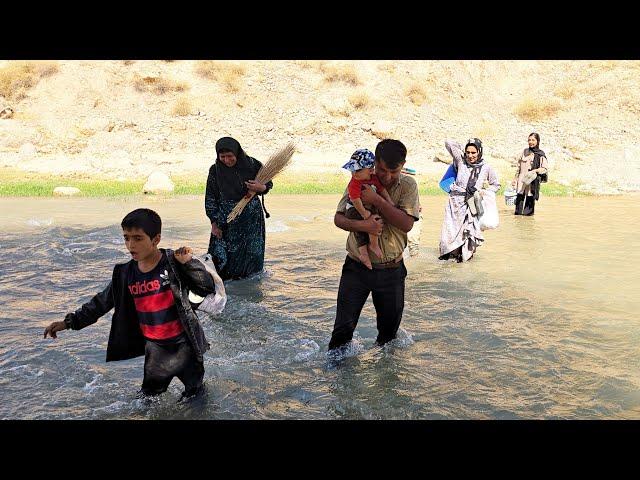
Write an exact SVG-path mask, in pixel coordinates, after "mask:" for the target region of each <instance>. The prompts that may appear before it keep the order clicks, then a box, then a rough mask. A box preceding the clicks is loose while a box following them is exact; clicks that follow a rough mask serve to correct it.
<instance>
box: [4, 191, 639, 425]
mask: <svg viewBox="0 0 640 480" xmlns="http://www.w3.org/2000/svg"><path fill="white" fill-rule="evenodd" d="M499 200H500V201H502V200H503V199H502V198H501V197H500V198H499ZM337 201H338V197H337V196H334V195H327V196H322V195H318V196H307V197H304V196H272V197H270V198H268V200H267V208H268V209H269V211H270V212H271V214H272V217H271V218H270V219H269V220H267V232H268V233H267V253H266V262H265V271H264V273H262V274H261V275H258V276H257V277H254V278H251V279H246V280H242V281H235V282H228V283H227V292H228V294H229V300H228V303H227V307H226V309H225V311H224V312H223V313H222V314H221V315H219V316H217V317H208V316H206V315H205V316H203V317H201V321H202V323H203V326H204V329H205V332H206V333H207V336H208V337H209V339H210V342H211V344H212V348H211V350H210V351H208V352H207V354H206V355H205V368H206V374H205V378H206V386H207V393H206V395H205V397H203V398H202V399H200V400H198V401H196V402H192V403H187V404H178V403H176V400H177V399H178V397H179V394H180V392H181V390H182V386H181V384H180V383H179V382H178V381H177V380H174V382H173V383H172V384H171V386H170V388H169V391H168V392H167V393H166V394H164V395H162V396H161V397H160V398H159V399H157V400H155V401H154V402H152V403H151V404H144V403H142V402H141V401H139V400H136V399H135V398H134V395H135V392H136V391H137V389H138V388H139V385H140V383H141V380H142V365H143V359H142V358H137V359H132V360H127V361H124V362H110V363H109V364H106V363H105V362H104V356H105V349H106V343H107V338H108V333H109V323H110V319H111V314H107V315H105V317H103V318H102V319H101V320H99V321H98V322H97V323H96V324H94V325H92V326H91V327H88V328H86V329H84V330H81V331H77V332H69V331H65V332H62V333H61V334H60V336H59V338H58V339H57V340H56V341H52V340H50V339H47V340H44V339H42V331H43V329H44V327H45V326H46V325H47V324H48V323H49V322H51V321H54V320H60V319H62V318H63V317H64V314H65V313H66V312H68V311H71V310H73V309H75V308H77V307H78V306H79V305H80V304H81V303H82V302H84V301H87V300H88V299H89V298H91V296H92V295H93V294H94V293H96V292H98V291H100V290H101V289H102V288H104V286H105V285H106V283H107V282H108V281H109V278H110V273H111V270H112V268H113V264H114V263H117V262H121V261H127V260H128V257H127V254H126V250H125V248H124V244H123V242H122V238H121V230H120V228H119V222H120V220H121V219H122V217H123V216H124V215H125V214H126V213H127V212H129V211H131V210H133V209H134V208H138V207H140V206H146V207H149V208H153V209H155V210H156V211H157V212H158V213H159V214H160V215H161V216H162V219H163V237H162V242H161V244H160V246H164V247H177V246H179V245H181V244H189V245H191V246H193V247H194V248H195V250H196V252H199V253H204V251H205V250H206V247H207V243H208V227H207V221H206V218H205V216H204V211H203V199H202V197H181V198H171V199H161V198H159V199H158V198H137V199H125V200H123V199H118V200H104V199H0V211H1V212H2V215H0V253H1V255H0V307H1V308H0V335H1V338H2V342H0V399H1V400H2V401H1V402H0V418H25V419H27V418H28V419H31V418H33V419H38V418H87V419H96V418H101V419H102V418H104V419H109V418H209V419H262V418H270V419H280V418H304V419H315V418H328V419H339V418H344V419H362V418H366V419H377V418H384V419H430V418H463V419H467V418H469V419H477V418H479V419H485V418H634V419H637V418H640V373H639V372H640V349H639V348H638V346H639V345H640V322H639V321H638V312H640V301H639V300H638V298H640V295H638V294H637V292H636V290H637V288H638V287H639V286H640V274H638V266H639V265H640V253H639V252H640V249H639V248H638V247H639V246H640V244H639V243H638V240H637V239H638V238H639V234H640V227H639V226H638V222H637V221H636V219H637V218H638V213H640V208H638V198H637V197H636V198H632V197H627V198H577V199H576V198H543V199H542V200H541V201H540V202H539V203H538V204H537V206H536V216H535V217H533V218H523V217H514V216H513V215H511V209H507V207H505V206H504V203H503V204H502V206H501V211H500V214H501V217H500V226H499V228H498V229H497V230H493V231H488V232H486V239H487V241H486V243H485V244H484V245H483V246H482V247H481V248H480V249H479V250H478V254H477V255H476V257H474V259H473V260H472V261H470V262H469V263H465V264H455V263H445V262H440V261H438V260H437V255H438V252H437V246H438V239H439V234H440V226H441V221H442V216H443V209H444V203H445V201H446V198H445V197H424V198H422V205H423V216H424V218H423V221H422V222H420V223H421V224H422V226H421V235H420V244H419V247H418V248H417V250H415V252H414V253H416V254H415V255H414V256H412V257H409V258H408V259H407V269H408V271H409V276H408V278H407V291H406V306H405V312H404V317H403V321H402V325H401V330H400V332H399V336H398V339H396V340H394V341H393V342H391V343H390V344H388V345H387V346H385V347H384V348H378V347H375V346H374V340H375V337H376V331H375V311H374V309H373V306H372V304H371V300H369V301H368V303H367V305H366V306H365V309H364V310H363V313H362V317H361V319H360V322H359V325H358V328H357V330H356V335H355V337H354V342H353V343H352V345H351V347H350V348H349V350H348V352H347V354H346V356H345V357H344V358H342V359H340V361H338V362H335V361H334V360H333V359H331V358H328V357H327V354H326V349H327V345H328V342H329V338H330V334H331V329H332V326H333V319H334V314H335V298H336V293H337V285H338V280H339V275H340V267H341V265H342V262H343V260H344V255H345V252H344V243H345V239H346V235H347V234H346V232H343V231H341V230H338V229H337V228H335V227H334V226H333V223H332V218H333V212H334V208H335V205H336V204H337Z"/></svg>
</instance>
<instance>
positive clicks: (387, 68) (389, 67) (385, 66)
mask: <svg viewBox="0 0 640 480" xmlns="http://www.w3.org/2000/svg"><path fill="white" fill-rule="evenodd" d="M378 70H380V71H381V72H387V73H394V72H395V71H396V64H395V63H393V62H384V63H381V64H380V65H378Z"/></svg>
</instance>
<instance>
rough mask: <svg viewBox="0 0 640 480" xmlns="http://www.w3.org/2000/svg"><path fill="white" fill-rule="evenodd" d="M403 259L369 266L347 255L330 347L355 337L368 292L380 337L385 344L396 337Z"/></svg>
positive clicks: (402, 290)
mask: <svg viewBox="0 0 640 480" xmlns="http://www.w3.org/2000/svg"><path fill="white" fill-rule="evenodd" d="M406 276H407V270H406V268H405V266H404V262H401V263H400V264H399V266H398V267H396V268H388V269H376V268H374V269H373V270H369V269H368V268H366V267H365V266H364V265H362V264H361V263H360V262H356V261H355V260H353V259H351V258H350V257H347V259H346V260H345V263H344V265H343V267H342V276H341V278H340V287H339V288H338V302H337V309H336V320H335V324H334V327H333V333H332V334H331V341H330V342H329V350H333V349H334V348H338V347H340V346H342V345H344V344H346V343H348V342H350V341H351V339H352V338H353V332H354V330H355V329H356V326H357V324H358V318H359V317H360V313H361V312H362V307H364V304H365V302H366V301H367V297H368V296H369V293H372V298H373V303H374V306H375V307H376V316H377V327H378V338H377V339H376V342H377V343H379V344H384V343H386V342H388V341H389V340H392V339H394V338H395V336H396V333H397V331H398V328H399V326H400V321H401V319H402V311H403V309H404V280H405V277H406Z"/></svg>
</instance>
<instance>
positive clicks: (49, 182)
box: [0, 169, 594, 197]
mask: <svg viewBox="0 0 640 480" xmlns="http://www.w3.org/2000/svg"><path fill="white" fill-rule="evenodd" d="M414 178H415V180H416V182H418V190H419V193H420V195H439V196H444V195H446V193H445V192H443V191H442V190H441V189H440V187H439V186H438V181H439V180H440V179H439V178H431V177H425V176H415V177H414ZM172 180H173V182H174V184H175V190H174V192H173V193H172V194H168V195H204V192H205V190H206V180H207V179H206V177H205V176H203V177H202V178H196V179H194V177H193V176H189V177H186V176H185V177H172ZM348 181H349V178H348V177H347V176H346V175H341V174H323V173H311V174H307V175H304V176H302V175H295V174H291V173H287V172H285V173H283V174H282V175H281V176H279V177H278V178H276V180H275V181H274V187H273V190H272V191H271V194H272V195H273V194H276V195H277V194H300V195H314V194H342V193H344V191H345V188H346V186H347V184H348ZM144 183H145V180H142V179H141V180H125V181H120V180H114V179H109V178H99V177H90V178H87V177H81V176H61V175H46V174H37V173H29V172H21V171H19V170H13V169H0V197H51V196H53V189H54V188H55V187H58V186H65V187H76V188H78V189H80V194H78V195H77V196H81V197H119V196H131V195H143V193H142V186H143V185H144ZM507 186H508V185H507ZM580 186H581V184H580V183H578V182H574V183H573V184H571V185H561V184H559V183H555V182H549V183H543V184H542V195H546V196H550V197H567V196H593V195H594V194H593V193H590V192H584V191H581V190H580ZM504 189H505V186H502V187H501V188H500V190H499V191H498V195H503V194H504Z"/></svg>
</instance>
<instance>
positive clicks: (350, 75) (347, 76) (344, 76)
mask: <svg viewBox="0 0 640 480" xmlns="http://www.w3.org/2000/svg"><path fill="white" fill-rule="evenodd" d="M320 71H321V72H322V73H323V74H324V79H325V80H326V81H327V82H331V83H333V82H344V83H348V84H349V85H354V86H355V85H360V83H362V82H361V81H360V78H359V77H358V73H357V72H356V69H355V67H354V66H353V65H349V64H344V63H343V64H322V65H321V66H320Z"/></svg>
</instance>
